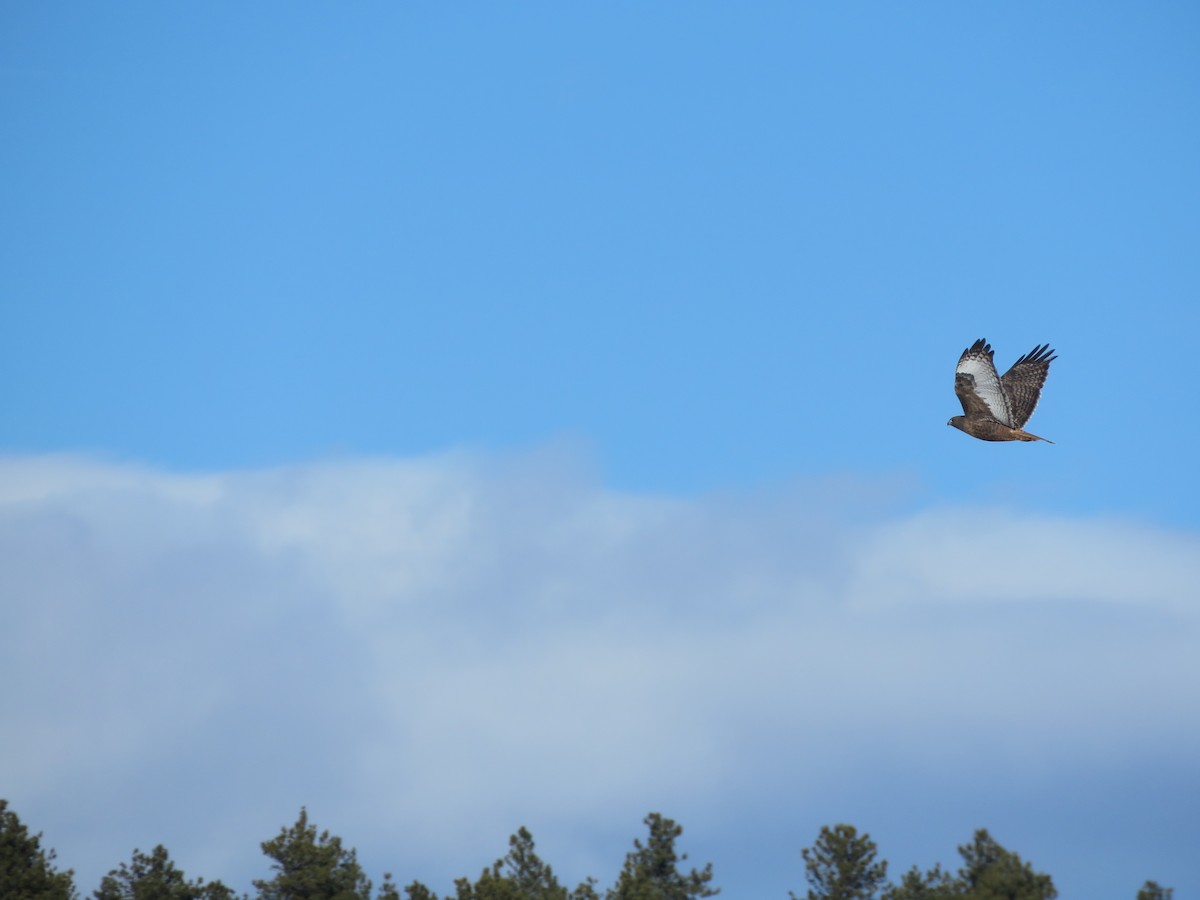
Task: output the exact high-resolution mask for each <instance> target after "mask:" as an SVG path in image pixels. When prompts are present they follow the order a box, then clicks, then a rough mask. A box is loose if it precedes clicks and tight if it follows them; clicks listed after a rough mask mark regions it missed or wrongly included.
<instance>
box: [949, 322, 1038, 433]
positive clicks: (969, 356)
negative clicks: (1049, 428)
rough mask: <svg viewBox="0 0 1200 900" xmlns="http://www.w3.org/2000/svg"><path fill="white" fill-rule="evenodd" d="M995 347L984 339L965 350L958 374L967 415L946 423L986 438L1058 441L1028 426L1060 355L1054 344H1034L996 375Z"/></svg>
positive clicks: (956, 384) (957, 388) (956, 389)
mask: <svg viewBox="0 0 1200 900" xmlns="http://www.w3.org/2000/svg"><path fill="white" fill-rule="evenodd" d="M992 355H993V352H992V348H991V345H990V344H988V342H987V341H986V340H984V339H982V338H980V339H979V340H977V341H976V342H975V343H974V344H972V345H971V346H970V347H968V348H967V349H966V350H964V351H963V353H962V356H960V357H959V359H958V368H957V369H956V370H955V373H954V393H956V394H957V395H958V400H959V402H960V403H962V408H963V414H962V415H961V416H954V418H952V419H951V420H950V421H949V422H947V423H946V424H947V425H952V426H954V427H955V428H957V429H958V430H959V431H963V432H966V433H967V434H969V435H971V437H975V438H979V439H980V440H981V441H1046V443H1047V444H1053V443H1054V441H1051V440H1047V439H1046V438H1044V437H1038V436H1037V435H1036V434H1030V433H1029V432H1028V431H1026V430H1025V427H1024V426H1025V423H1026V422H1028V421H1029V417H1030V416H1032V415H1033V411H1034V409H1036V408H1037V405H1038V400H1039V399H1040V398H1041V396H1042V386H1043V385H1044V384H1045V383H1046V376H1047V375H1048V374H1049V372H1050V363H1051V361H1052V360H1055V359H1058V357H1057V356H1055V355H1054V351H1053V350H1051V349H1050V345H1049V344H1042V345H1041V346H1040V347H1034V348H1033V349H1032V350H1031V351H1029V352H1028V353H1026V354H1025V355H1024V356H1022V357H1021V358H1020V359H1018V360H1017V361H1016V362H1015V363H1013V364H1012V368H1010V369H1009V370H1008V371H1007V372H1005V373H1004V375H1003V376H1000V375H997V374H996V364H995V363H994V362H993V361H992Z"/></svg>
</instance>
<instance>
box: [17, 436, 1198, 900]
mask: <svg viewBox="0 0 1200 900" xmlns="http://www.w3.org/2000/svg"><path fill="white" fill-rule="evenodd" d="M895 493H896V486H895V485H888V484H883V483H871V482H867V481H856V480H854V479H850V478H846V479H842V480H840V481H829V482H812V483H801V484H794V485H790V486H787V487H786V488H780V489H778V490H777V491H774V492H764V493H763V494H761V495H756V496H710V497H700V498H691V499H678V498H666V497H654V496H639V495H630V494H623V493H619V492H615V491H612V490H608V489H605V488H603V487H601V486H599V485H598V484H596V483H595V481H594V480H593V479H591V478H589V477H588V474H587V472H586V471H585V470H583V469H582V468H581V467H580V466H578V465H576V463H575V461H574V459H573V458H572V457H571V455H570V454H569V453H560V452H557V451H554V450H547V451H545V452H542V453H534V454H529V455H525V456H520V457H511V458H504V459H496V458H485V457H478V456H471V455H464V454H445V455H441V456H434V457H429V458H425V459H417V460H400V461H397V460H345V461H334V462H327V463H318V464H312V465H304V466H296V467H290V468H280V469H274V470H266V471H256V472H233V473H220V474H206V475H182V474H172V473H166V472H161V471H155V470H152V469H147V468H144V467H140V466H135V465H125V464H114V463H110V462H104V461H97V460H93V459H85V458H74V457H34V458H10V459H7V460H4V461H3V462H0V596H3V597H4V598H5V599H4V603H3V609H2V611H0V615H2V617H3V622H4V627H3V629H2V631H0V675H2V677H3V679H4V683H5V684H6V685H8V689H7V690H6V691H5V692H4V694H3V698H2V700H0V718H2V719H3V722H4V723H5V724H4V732H5V739H4V741H3V742H0V771H2V772H3V777H4V785H3V795H4V796H8V797H9V798H10V799H12V801H13V806H14V809H15V810H16V811H17V812H18V814H20V815H22V817H23V818H24V819H25V820H26V821H27V822H28V823H29V824H30V825H31V827H33V828H34V829H35V830H45V831H46V832H47V843H48V844H50V845H51V846H56V847H57V848H58V850H59V854H60V858H61V860H62V862H63V864H64V865H67V866H74V867H75V868H76V869H77V871H78V873H79V880H80V886H81V888H83V889H85V890H91V888H92V887H94V886H95V883H96V881H97V880H98V879H99V877H100V875H101V874H103V873H104V871H106V870H107V869H108V868H111V867H112V866H115V865H116V864H117V863H118V862H119V861H121V860H124V859H127V858H128V855H129V853H130V851H131V850H132V849H133V847H134V846H140V847H142V848H143V849H145V848H149V847H151V846H153V844H155V843H158V842H163V843H165V844H166V845H167V846H168V848H169V849H170V850H171V851H172V853H173V854H174V855H176V856H177V857H178V858H180V860H181V862H182V864H183V865H184V867H185V868H187V869H188V870H189V871H194V874H199V875H204V876H205V877H209V878H224V879H226V880H228V881H230V882H232V883H234V884H237V885H238V886H240V887H244V886H247V885H248V879H249V878H250V877H255V876H260V877H261V876H262V875H263V874H265V865H264V862H263V861H262V859H261V857H259V856H258V854H257V843H258V841H261V840H264V839H266V838H267V837H270V836H271V835H273V834H274V833H275V832H276V831H277V830H278V829H279V827H280V826H282V825H283V824H285V823H288V822H290V821H291V820H292V818H293V817H294V815H295V813H296V810H297V809H298V807H299V806H300V805H301V804H307V805H308V806H309V808H310V811H312V813H313V815H314V818H315V820H316V821H317V822H318V824H319V825H320V826H321V827H327V828H330V829H331V830H333V831H334V832H335V833H338V834H340V835H342V836H343V837H344V838H345V839H346V840H347V842H348V843H350V844H352V845H357V846H358V847H359V848H360V850H362V851H363V857H364V860H365V861H369V862H375V861H377V862H378V870H377V871H376V872H375V874H377V873H378V871H382V869H383V868H390V869H393V870H394V871H396V872H397V874H398V876H399V877H400V878H402V879H404V880H408V879H411V878H412V877H421V878H424V879H427V880H431V881H435V882H437V880H438V879H442V881H441V882H437V883H435V884H434V886H435V888H438V889H444V888H446V887H448V886H449V882H448V879H449V877H450V876H452V875H461V874H466V873H468V872H470V871H472V870H473V869H474V868H477V867H479V866H482V865H484V864H486V863H488V862H489V861H490V860H492V859H494V858H495V857H496V856H498V855H500V854H501V853H502V852H503V847H504V839H505V838H506V836H507V835H508V834H509V833H510V832H512V831H513V830H515V829H516V828H517V827H518V826H519V825H521V824H529V825H531V827H533V829H534V834H535V836H537V835H539V828H540V829H542V830H543V831H544V832H545V833H546V834H547V838H546V839H545V840H544V841H540V843H541V844H542V846H543V847H544V848H547V849H546V855H547V856H548V857H549V858H550V859H551V861H552V862H554V863H555V864H556V867H558V868H565V870H566V871H565V872H564V875H566V876H567V877H569V878H573V877H579V878H581V877H583V875H585V874H588V873H589V872H591V873H594V874H598V875H600V876H602V877H607V876H608V874H610V873H613V872H615V870H616V867H617V866H619V860H620V853H622V852H624V847H625V846H626V845H627V844H628V841H629V839H630V838H631V837H632V836H634V835H636V834H637V830H638V826H637V822H638V820H640V818H641V816H642V815H643V814H644V813H645V812H646V811H648V810H650V809H661V810H663V811H664V812H665V813H667V814H668V815H674V816H676V817H677V818H679V819H680V820H681V821H682V822H684V824H685V825H688V826H691V827H692V828H698V829H699V830H700V832H701V834H700V835H699V836H698V840H699V841H700V842H701V846H706V845H705V844H704V840H705V835H707V836H708V841H709V842H710V844H711V846H712V848H714V852H713V853H712V854H711V856H713V857H716V858H717V862H718V869H717V873H718V881H721V880H722V879H721V872H722V870H721V867H720V862H721V859H720V851H719V849H718V848H720V847H722V846H727V847H733V846H738V845H739V842H740V841H744V840H745V839H746V835H745V833H744V832H745V830H746V829H747V828H750V829H751V830H752V829H753V828H754V827H762V828H764V829H765V828H767V827H768V823H773V826H774V825H778V823H781V822H786V821H789V820H793V821H794V820H795V819H796V818H797V817H800V820H801V821H800V823H799V824H798V825H797V826H796V830H795V831H793V832H790V833H789V834H787V835H786V841H787V842H790V843H788V846H790V847H791V848H792V849H791V851H790V852H791V853H792V854H793V855H794V854H795V851H796V850H798V848H799V846H802V845H803V844H804V843H806V842H808V841H810V840H811V837H812V834H813V833H815V830H816V828H817V827H818V826H819V825H820V824H824V823H825V822H828V821H831V820H833V819H835V818H836V819H839V820H840V819H848V818H850V817H851V816H853V815H857V814H859V813H863V814H874V815H876V817H877V820H878V821H880V822H882V823H883V824H882V825H881V827H883V828H884V829H885V830H886V829H887V827H888V824H887V822H888V819H887V815H888V813H887V812H886V811H887V810H888V809H890V808H892V807H894V806H896V805H898V804H900V803H902V802H904V803H908V802H912V801H911V793H910V792H911V791H915V790H916V788H915V787H913V786H914V785H924V786H927V787H929V786H932V789H934V790H935V791H940V792H941V793H938V794H937V796H936V797H935V798H932V799H931V800H929V801H928V802H929V803H930V804H931V806H930V809H934V808H936V809H939V810H942V811H943V812H944V811H945V810H946V809H947V808H952V807H954V806H955V804H965V805H966V806H967V807H968V809H967V810H966V811H963V817H964V818H963V821H966V820H967V819H969V818H970V816H976V817H984V818H985V819H986V820H980V821H972V826H971V827H975V826H979V825H989V826H993V827H994V819H1003V817H1004V815H1005V813H1004V811H1003V810H1004V808H1003V805H1002V804H1001V803H1000V801H998V800H997V799H996V797H998V796H999V795H1000V794H1003V793H1004V792H1016V793H1017V795H1021V792H1028V793H1029V795H1031V796H1032V795H1034V794H1037V793H1039V792H1041V793H1045V792H1046V791H1047V790H1050V791H1051V792H1052V791H1053V787H1050V788H1048V787H1047V785H1051V786H1053V785H1056V784H1057V785H1061V784H1063V783H1065V782H1069V781H1070V780H1071V777H1072V776H1074V775H1078V774H1079V773H1081V772H1082V773H1096V778H1100V777H1102V776H1104V775H1105V773H1108V775H1111V774H1112V773H1114V772H1118V773H1126V774H1128V773H1130V772H1134V773H1137V772H1142V771H1159V772H1162V771H1171V772H1175V773H1180V774H1181V775H1182V777H1190V778H1191V783H1192V785H1193V786H1192V787H1191V788H1181V789H1180V790H1183V792H1184V796H1183V800H1188V798H1189V797H1190V798H1192V799H1198V798H1197V788H1196V787H1195V786H1194V785H1195V784H1196V779H1195V778H1194V776H1195V775H1196V774H1197V771H1198V766H1197V764H1196V763H1195V762H1194V761H1195V760H1196V759H1197V758H1200V694H1198V692H1197V691H1196V689H1195V685H1197V684H1200V652H1198V650H1200V640H1198V637H1200V629H1198V624H1200V622H1198V619H1200V615H1198V613H1197V604H1196V601H1195V597H1196V594H1197V589H1196V585H1200V535H1196V534H1193V533H1187V532H1179V531H1168V530H1163V529H1160V528H1157V527H1155V526H1153V525H1150V524H1146V523H1139V522H1130V521H1120V520H1112V521H1101V520H1096V519H1074V518H1071V517H1066V516H1051V515H1045V514H1036V513H1031V512H1028V511H1021V510H1019V509H1011V508H1010V509H1006V508H998V507H997V508H962V507H957V508H941V507H936V506H929V507H926V508H924V509H917V510H913V509H911V508H903V509H901V508H899V507H898V506H897V504H895V503H893V502H891V498H892V497H893V496H894V495H895ZM874 498H882V499H874ZM1164 767H1165V768H1164ZM981 772H983V773H986V778H985V779H981V778H980V773H981ZM981 780H985V781H987V782H988V783H990V784H992V785H993V786H994V789H995V790H996V791H997V792H999V793H988V792H986V791H985V792H982V793H980V792H978V791H977V790H976V789H975V788H973V787H969V786H971V785H977V783H978V782H979V781H981ZM885 784H893V785H894V784H904V785H907V786H908V787H906V788H904V790H903V791H900V792H899V793H893V794H891V795H890V796H889V795H888V793H887V789H885V790H884V793H883V795H882V796H880V797H877V798H876V799H870V796H869V795H870V794H871V793H872V792H874V793H878V791H879V790H880V786H881V785H885ZM1071 785H1072V786H1071V790H1080V788H1079V786H1078V784H1075V783H1074V782H1071ZM1083 790H1085V792H1086V789H1083ZM1189 792H1190V793H1189ZM1177 793H1178V791H1177ZM904 798H907V799H904ZM1063 802H1066V801H1065V800H1064V801H1063ZM1115 802H1116V801H1114V803H1115ZM1122 802H1124V801H1122ZM1188 802H1190V800H1189V801H1188ZM1111 812H1112V813H1113V815H1116V814H1117V812H1118V810H1116V809H1115V808H1114V809H1113V810H1112V811H1111ZM989 816H991V817H993V818H987V817H989ZM806 817H810V818H806ZM750 818H755V819H756V820H757V821H759V822H760V824H759V825H755V826H751V825H747V824H746V823H747V820H748V819H750ZM944 818H945V816H943V819H944ZM951 818H952V819H953V827H954V828H961V827H962V826H961V825H960V824H959V820H958V818H955V817H953V816H952V817H951ZM1013 818H1014V821H1019V819H1020V817H1019V816H1016V815H1014V817H1013ZM1168 818H1169V817H1168ZM925 819H926V821H927V822H930V823H936V821H941V820H938V819H937V816H936V815H933V813H927V814H926V815H925ZM693 823H698V824H693ZM861 824H863V825H865V826H867V827H868V828H870V827H871V823H869V822H863V823H861ZM773 826H772V827H773ZM1169 826H1170V823H1169V822H1167V823H1164V824H1163V826H1162V827H1164V828H1166V827H1169ZM929 827H930V828H931V829H933V830H935V831H936V827H937V826H936V824H931V825H930V826H929ZM946 827H947V828H949V827H951V826H950V825H946ZM737 829H741V831H742V832H743V833H741V834H734V833H733V832H734V831H735V830H737ZM1191 829H1192V831H1191V833H1190V835H1188V834H1185V835H1182V838H1184V839H1188V840H1191V839H1192V838H1195V837H1196V830H1195V825H1194V823H1193V824H1192V825H1191ZM897 830H898V831H899V830H900V828H899V825H897ZM931 835H932V832H931ZM1035 835H1036V829H1033V830H1031V831H1030V837H1029V838H1028V839H1029V840H1033V839H1034V836H1035ZM968 836H969V832H965V831H961V830H960V831H958V832H956V833H955V834H954V835H953V837H952V838H951V839H950V840H947V839H946V838H945V837H944V836H943V835H942V834H941V833H938V835H937V840H938V841H939V842H940V844H939V847H938V848H937V850H936V851H927V852H938V853H941V852H943V851H947V850H952V841H953V840H959V841H961V840H964V839H966V838H967V837H968ZM1142 836H1143V837H1145V838H1146V840H1147V843H1149V842H1150V841H1151V840H1156V841H1158V843H1160V844H1161V843H1162V836H1161V835H1153V834H1149V835H1147V834H1143V835H1142ZM1001 837H1003V835H1001ZM932 839H933V838H932V836H931V837H930V840H932ZM780 840H783V839H782V838H781V839H780ZM904 840H905V841H907V842H908V843H906V844H905V845H904V846H905V848H906V849H910V848H920V847H923V846H924V845H923V844H921V832H920V829H916V831H915V832H913V833H912V834H910V835H908V836H907V837H905V838H904ZM1014 843H1015V842H1014ZM1169 843H1170V842H1169V841H1168V845H1169ZM1017 849H1019V850H1026V849H1027V848H1024V847H1020V846H1017ZM1028 849H1030V850H1031V851H1032V849H1035V848H1028ZM884 850H885V854H886V852H887V848H886V847H885V848H884ZM727 852H728V854H729V855H730V856H731V857H732V856H733V854H734V851H733V850H728V851H727ZM1052 852H1053V851H1051V850H1046V851H1044V852H1043V853H1042V858H1039V859H1038V861H1039V862H1043V860H1044V858H1045V857H1046V856H1047V854H1048V853H1052ZM695 857H696V858H699V854H695ZM1068 857H1069V854H1068V853H1067V852H1065V851H1063V854H1062V860H1063V861H1062V862H1061V864H1060V865H1061V866H1063V867H1067V866H1069V861H1068ZM913 861H918V862H922V863H926V862H931V861H932V860H930V859H921V858H918V859H901V860H899V861H898V863H902V864H903V865H904V866H907V865H908V864H909V863H910V862H913ZM772 864H779V865H780V866H788V867H790V871H789V873H788V875H787V878H788V880H787V881H786V883H784V884H783V885H782V886H781V887H780V891H782V890H784V889H786V888H788V887H792V888H795V887H797V886H798V885H799V884H800V882H801V881H802V874H801V873H800V872H799V867H798V866H797V865H796V864H795V862H794V860H791V859H778V860H774V861H773V863H772ZM1044 864H1045V863H1044ZM897 867H899V864H898V865H897ZM576 868H578V870H579V871H578V872H577V873H576V872H574V871H573V870H574V869H576ZM749 868H751V867H750V866H749V864H747V865H746V869H747V871H748V870H749ZM757 868H758V871H760V872H764V871H767V870H768V869H769V867H766V868H764V866H762V865H759V866H758V867H757ZM1046 868H1048V869H1050V871H1051V872H1052V873H1053V874H1055V875H1056V878H1057V879H1058V881H1059V884H1060V888H1061V887H1062V886H1063V880H1064V875H1063V873H1062V872H1059V871H1055V869H1054V868H1053V866H1051V865H1046ZM727 870H728V871H729V872H731V873H734V874H735V875H736V873H737V872H739V871H740V870H739V868H738V863H737V862H736V861H734V860H732V859H731V861H730V864H729V866H728V869H727ZM1067 871H1068V876H1067V877H1068V878H1069V869H1068V870H1067ZM1151 876H1153V873H1151V872H1147V873H1146V875H1145V876H1144V877H1151ZM764 877H766V876H764ZM779 877H783V876H779ZM726 883H728V879H727V880H726ZM1139 883H1140V882H1139ZM1177 885H1178V882H1177ZM1134 889H1135V890H1136V885H1134ZM727 893H733V894H736V893H740V892H739V891H736V890H733V891H729V890H727ZM1129 893H1130V891H1129V890H1125V889H1124V888H1122V889H1121V890H1119V891H1117V892H1116V893H1115V894H1114V896H1124V895H1126V894H1129Z"/></svg>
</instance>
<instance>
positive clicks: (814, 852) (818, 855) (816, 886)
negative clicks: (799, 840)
mask: <svg viewBox="0 0 1200 900" xmlns="http://www.w3.org/2000/svg"><path fill="white" fill-rule="evenodd" d="M876 852H877V850H876V847H875V842H874V841H873V840H871V836H870V835H868V834H864V835H863V836H862V837H859V836H858V832H857V831H856V830H855V828H854V826H853V825H835V826H834V827H833V828H832V829H831V828H829V827H828V826H824V827H822V828H821V833H820V834H819V835H818V836H817V842H816V844H814V845H813V846H812V848H811V849H809V848H805V849H804V850H802V851H801V855H802V856H803V857H804V877H805V878H807V879H808V894H807V895H806V896H807V898H808V900H872V898H874V897H875V895H876V892H877V891H878V890H879V889H880V888H881V887H883V885H884V882H885V881H886V880H887V863H886V862H882V861H881V862H875V856H876ZM789 893H790V892H789ZM792 897H793V900H799V898H798V897H797V896H796V894H794V893H793V894H792Z"/></svg>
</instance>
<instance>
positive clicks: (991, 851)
mask: <svg viewBox="0 0 1200 900" xmlns="http://www.w3.org/2000/svg"><path fill="white" fill-rule="evenodd" d="M958 852H959V854H960V855H961V856H962V858H963V867H962V868H961V869H959V870H958V879H959V881H960V882H961V883H962V885H963V888H964V889H965V890H964V891H963V896H964V897H967V898H969V900H1053V898H1055V897H1057V896H1058V891H1057V890H1056V889H1055V887H1054V882H1053V881H1052V880H1051V879H1050V876H1049V875H1045V874H1042V873H1040V872H1034V871H1033V866H1031V865H1030V864H1029V863H1027V862H1023V861H1022V860H1021V857H1020V856H1018V855H1017V854H1016V853H1013V852H1011V851H1009V850H1005V849H1004V848H1003V847H1001V846H1000V845H999V844H997V843H996V842H995V840H993V839H992V836H991V835H990V834H988V833H987V829H985V828H980V829H979V830H978V831H976V832H975V838H974V840H973V841H972V842H971V843H970V844H966V845H964V846H961V847H959V848H958Z"/></svg>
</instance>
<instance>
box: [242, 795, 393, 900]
mask: <svg viewBox="0 0 1200 900" xmlns="http://www.w3.org/2000/svg"><path fill="white" fill-rule="evenodd" d="M262 850H263V853H265V854H266V855H267V856H269V857H270V858H271V859H273V860H275V862H274V863H273V864H272V866H271V868H272V869H274V870H275V877H274V878H272V879H271V880H270V881H255V882H254V886H255V887H256V888H258V896H259V898H260V900H370V898H371V882H370V881H368V880H367V877H366V875H364V874H363V870H362V867H361V866H359V864H358V860H357V858H356V855H355V852H354V850H353V849H351V850H345V849H343V848H342V840H341V838H338V837H331V836H330V834H329V832H328V831H323V832H321V835H320V837H318V836H317V828H316V826H315V825H309V824H308V811H307V810H306V809H304V808H303V807H301V808H300V818H299V819H297V820H296V824H295V825H293V826H292V827H291V828H285V829H283V830H282V831H280V832H279V836H278V837H276V838H275V839H274V840H270V841H264V842H263V845H262Z"/></svg>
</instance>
